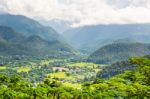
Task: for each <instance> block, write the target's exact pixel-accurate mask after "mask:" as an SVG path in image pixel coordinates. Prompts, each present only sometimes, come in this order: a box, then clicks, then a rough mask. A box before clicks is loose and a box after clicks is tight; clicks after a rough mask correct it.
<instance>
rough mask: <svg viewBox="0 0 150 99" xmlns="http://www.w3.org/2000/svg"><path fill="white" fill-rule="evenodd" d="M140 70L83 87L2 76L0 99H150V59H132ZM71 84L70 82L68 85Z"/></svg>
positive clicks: (88, 83) (46, 79) (0, 79)
mask: <svg viewBox="0 0 150 99" xmlns="http://www.w3.org/2000/svg"><path fill="white" fill-rule="evenodd" d="M129 61H130V62H131V63H132V64H134V65H138V68H137V70H134V71H126V72H125V73H122V74H119V75H117V76H114V77H111V78H109V79H108V80H104V79H98V78H97V79H95V81H93V82H86V83H84V84H83V85H82V86H81V87H78V88H77V87H76V88H75V87H74V88H73V87H69V86H67V83H66V85H63V83H61V82H59V81H57V80H54V79H51V78H45V80H44V82H43V83H40V84H37V85H34V84H32V83H29V82H27V81H25V80H24V79H23V78H21V77H20V76H16V75H13V76H11V75H6V74H1V75H0V89H1V90H0V98H2V99H116V98H117V99H149V98H150V94H149V93H150V60H148V59H146V58H132V59H130V60H129ZM68 85H69V83H68Z"/></svg>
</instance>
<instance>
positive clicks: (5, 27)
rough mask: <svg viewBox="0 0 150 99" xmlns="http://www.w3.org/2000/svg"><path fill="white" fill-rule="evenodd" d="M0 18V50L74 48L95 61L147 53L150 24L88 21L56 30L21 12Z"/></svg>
mask: <svg viewBox="0 0 150 99" xmlns="http://www.w3.org/2000/svg"><path fill="white" fill-rule="evenodd" d="M0 20H1V21H0V44H1V48H0V50H1V54H10V55H16V54H19V55H24V54H25V55H50V56H60V55H67V54H73V53H75V52H76V51H75V50H76V49H78V52H80V53H84V54H85V53H86V54H87V55H89V58H88V61H92V62H96V63H111V62H115V61H121V60H126V59H128V58H129V57H132V56H143V55H147V54H150V53H149V44H146V43H150V28H149V27H150V24H123V25H119V24H111V25H92V26H83V27H78V28H72V29H69V30H66V31H65V32H64V33H63V34H58V33H57V32H56V31H57V30H54V29H53V28H51V27H48V26H43V25H41V24H40V23H39V22H37V21H35V20H33V19H30V18H27V17H25V16H21V15H11V14H0ZM55 24H57V23H55ZM56 27H57V25H56ZM62 27H63V26H62ZM63 36H64V37H63ZM64 38H65V39H64Z"/></svg>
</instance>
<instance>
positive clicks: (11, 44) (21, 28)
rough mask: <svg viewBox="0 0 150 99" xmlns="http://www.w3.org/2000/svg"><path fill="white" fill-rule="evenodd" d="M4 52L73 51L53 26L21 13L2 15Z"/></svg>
mask: <svg viewBox="0 0 150 99" xmlns="http://www.w3.org/2000/svg"><path fill="white" fill-rule="evenodd" d="M0 20H1V21H0V43H1V53H2V54H15V55H16V54H21V55H24V54H25V55H26V54H28V55H29V54H30V55H51V56H53V55H54V56H57V55H59V54H60V53H62V52H63V53H73V50H72V48H71V47H70V46H69V45H68V44H67V43H66V42H65V40H64V39H63V38H62V37H61V36H60V35H59V34H58V33H57V32H56V31H55V30H54V29H53V28H51V27H45V26H43V25H41V24H39V23H38V22H37V21H35V20H32V19H29V18H27V17H25V16H21V15H10V14H1V15H0Z"/></svg>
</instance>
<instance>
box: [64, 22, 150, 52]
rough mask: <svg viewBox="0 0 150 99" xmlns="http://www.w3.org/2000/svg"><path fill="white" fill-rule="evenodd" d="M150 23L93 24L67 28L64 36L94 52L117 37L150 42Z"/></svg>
mask: <svg viewBox="0 0 150 99" xmlns="http://www.w3.org/2000/svg"><path fill="white" fill-rule="evenodd" d="M149 27H150V24H124V25H119V24H118V25H117V24H112V25H93V26H83V27H78V28H73V29H70V30H67V31H65V32H64V33H63V35H64V37H65V38H66V39H67V40H68V41H69V42H71V44H72V45H74V46H75V47H76V48H77V49H79V50H83V49H84V51H87V52H93V51H94V50H95V49H98V48H99V47H102V46H104V45H107V44H110V43H112V42H114V41H115V40H117V39H124V38H128V39H133V40H137V41H138V42H144V43H145V42H150V28H149Z"/></svg>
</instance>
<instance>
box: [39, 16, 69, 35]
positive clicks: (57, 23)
mask: <svg viewBox="0 0 150 99" xmlns="http://www.w3.org/2000/svg"><path fill="white" fill-rule="evenodd" d="M38 21H39V22H40V23H41V24H43V25H45V26H50V27H52V28H54V29H55V30H57V32H58V33H60V34H61V33H63V32H64V31H66V30H68V29H70V24H71V22H69V21H65V20H60V19H52V20H49V21H46V20H43V19H39V20H38Z"/></svg>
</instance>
